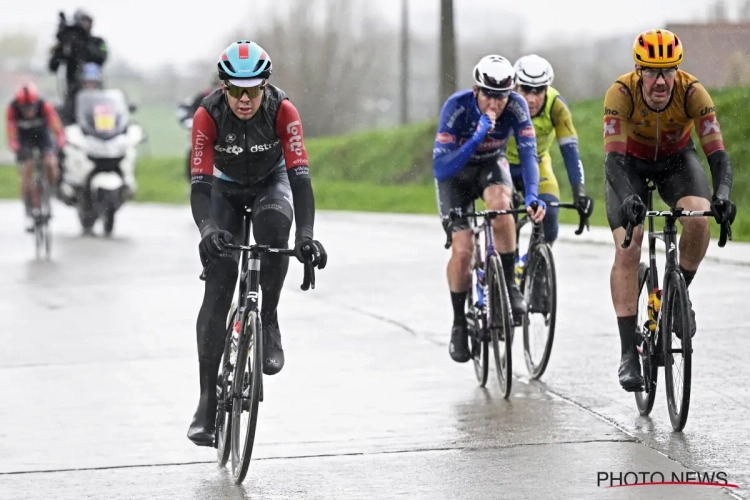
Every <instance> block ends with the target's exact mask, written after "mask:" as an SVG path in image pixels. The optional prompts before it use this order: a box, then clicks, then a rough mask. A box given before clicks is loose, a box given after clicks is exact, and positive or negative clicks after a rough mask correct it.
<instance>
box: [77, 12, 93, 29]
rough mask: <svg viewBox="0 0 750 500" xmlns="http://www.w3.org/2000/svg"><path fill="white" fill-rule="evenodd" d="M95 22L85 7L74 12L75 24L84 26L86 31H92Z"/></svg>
mask: <svg viewBox="0 0 750 500" xmlns="http://www.w3.org/2000/svg"><path fill="white" fill-rule="evenodd" d="M93 23H94V18H93V17H91V14H89V13H88V11H86V10H84V9H78V10H77V11H75V13H74V14H73V24H75V25H76V26H79V27H81V28H83V29H84V30H85V31H86V32H90V31H91V25H92V24H93Z"/></svg>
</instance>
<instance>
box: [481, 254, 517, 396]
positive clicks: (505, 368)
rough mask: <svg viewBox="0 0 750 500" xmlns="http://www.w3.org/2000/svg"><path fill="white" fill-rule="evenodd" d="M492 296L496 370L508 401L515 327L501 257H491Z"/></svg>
mask: <svg viewBox="0 0 750 500" xmlns="http://www.w3.org/2000/svg"><path fill="white" fill-rule="evenodd" d="M488 274H489V275H488V276H487V279H488V280H489V281H488V285H489V286H488V288H489V297H488V299H489V300H488V303H487V322H488V328H489V330H490V335H491V337H492V347H493V349H494V351H495V371H496V372H497V381H498V382H499V383H500V392H501V394H502V395H503V397H504V398H507V397H508V396H509V395H510V387H511V384H512V379H513V377H512V375H513V365H512V354H511V352H512V349H511V346H512V342H513V327H512V324H513V323H512V319H511V318H512V316H511V314H512V313H511V310H510V297H509V296H508V285H507V284H506V282H505V276H504V275H503V267H502V264H501V263H500V258H499V257H498V256H497V255H490V257H489V270H488Z"/></svg>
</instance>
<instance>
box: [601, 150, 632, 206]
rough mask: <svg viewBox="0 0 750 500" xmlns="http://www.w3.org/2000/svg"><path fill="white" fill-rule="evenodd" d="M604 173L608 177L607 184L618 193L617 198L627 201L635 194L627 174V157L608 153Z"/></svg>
mask: <svg viewBox="0 0 750 500" xmlns="http://www.w3.org/2000/svg"><path fill="white" fill-rule="evenodd" d="M604 173H605V176H606V177H607V182H608V183H609V185H610V186H612V189H614V190H615V193H617V197H618V198H620V201H625V198H627V197H628V196H630V195H632V194H635V191H633V185H632V184H631V183H630V178H628V174H627V173H625V155H624V154H622V153H607V156H606V157H605V159H604Z"/></svg>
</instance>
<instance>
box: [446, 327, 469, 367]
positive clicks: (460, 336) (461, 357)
mask: <svg viewBox="0 0 750 500" xmlns="http://www.w3.org/2000/svg"><path fill="white" fill-rule="evenodd" d="M448 352H450V355H451V359H452V360H453V361H455V362H456V363H466V362H467V361H469V360H470V359H471V352H470V351H469V331H468V330H467V329H466V325H453V329H452V330H451V343H450V344H449V345H448Z"/></svg>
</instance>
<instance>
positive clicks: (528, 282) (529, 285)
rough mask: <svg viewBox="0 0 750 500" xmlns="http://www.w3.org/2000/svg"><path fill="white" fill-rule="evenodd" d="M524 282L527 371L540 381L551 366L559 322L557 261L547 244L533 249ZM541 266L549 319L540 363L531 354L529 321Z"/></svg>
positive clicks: (524, 340)
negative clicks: (557, 323) (550, 359)
mask: <svg viewBox="0 0 750 500" xmlns="http://www.w3.org/2000/svg"><path fill="white" fill-rule="evenodd" d="M529 260H530V261H531V262H528V263H527V268H526V271H525V274H526V276H525V278H524V280H523V283H524V288H525V290H524V291H525V293H524V295H525V296H526V304H528V306H527V310H526V313H525V314H524V317H523V350H524V359H525V361H526V369H527V370H528V371H529V376H530V377H531V378H532V379H533V380H538V379H539V378H541V376H542V375H544V371H545V370H546V369H547V364H549V358H550V356H551V354H552V344H553V342H554V340H555V323H556V321H557V274H556V271H555V260H554V257H553V256H552V252H551V251H550V248H549V246H548V245H547V244H546V243H543V244H540V245H537V246H535V247H534V248H533V250H532V252H531V254H530V256H529ZM540 266H544V268H543V270H542V271H541V272H544V273H545V274H546V276H545V284H546V288H547V300H546V301H545V302H547V304H546V306H547V315H546V316H547V317H546V318H545V323H546V326H547V339H546V341H545V342H544V351H543V353H542V357H541V359H540V360H539V362H538V363H536V362H534V360H533V356H532V354H531V346H530V344H531V342H530V339H529V323H530V321H529V319H530V317H531V303H532V302H531V299H532V293H533V292H534V273H535V272H536V271H537V269H538V268H539V267H540Z"/></svg>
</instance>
